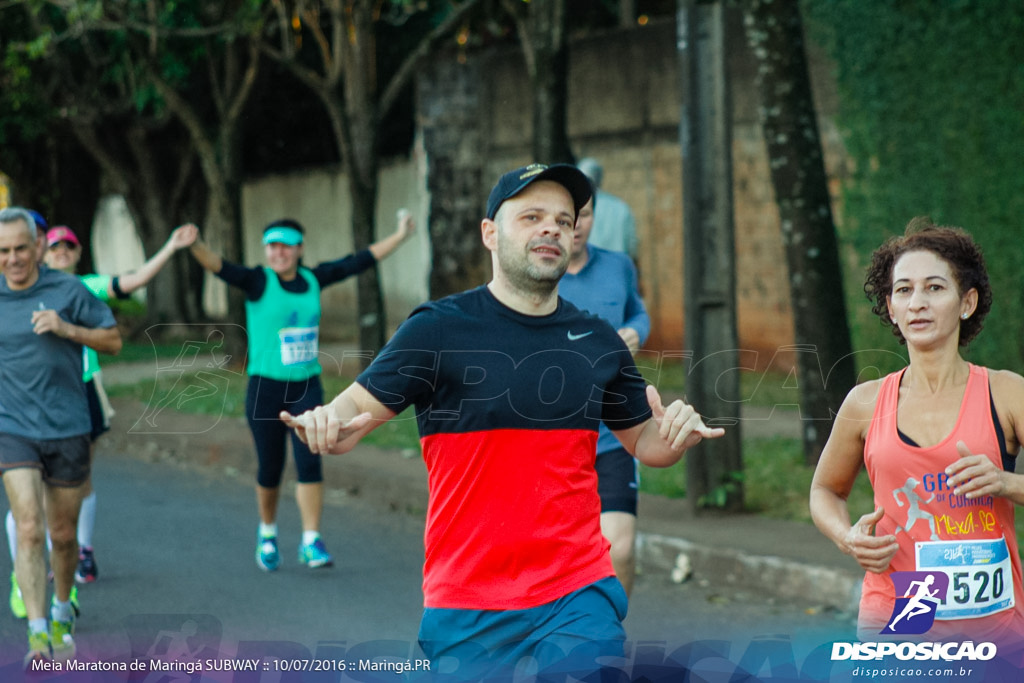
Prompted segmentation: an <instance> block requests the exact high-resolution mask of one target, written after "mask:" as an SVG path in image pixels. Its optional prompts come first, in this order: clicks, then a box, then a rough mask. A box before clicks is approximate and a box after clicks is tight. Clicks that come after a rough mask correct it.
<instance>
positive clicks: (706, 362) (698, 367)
mask: <svg viewBox="0 0 1024 683" xmlns="http://www.w3.org/2000/svg"><path fill="white" fill-rule="evenodd" d="M723 5H724V3H722V2H720V1H704V2H701V1H699V0H678V5H677V13H676V27H677V28H676V30H677V46H678V51H679V64H680V74H681V79H682V87H681V93H682V98H683V102H682V116H681V118H680V124H679V140H680V145H681V147H682V156H683V249H684V254H685V255H684V258H683V261H684V266H685V278H684V287H685V289H686V291H685V307H686V310H685V318H684V319H685V322H686V333H685V337H686V344H687V346H688V347H689V353H691V354H692V360H691V364H690V369H689V372H688V374H687V378H686V396H687V401H688V402H689V403H691V404H692V405H693V406H694V407H695V408H696V409H697V411H698V412H699V413H701V415H703V416H704V420H705V422H707V423H708V424H709V426H722V427H725V430H726V433H725V436H724V437H722V438H719V439H711V440H708V441H705V442H703V443H701V444H699V445H698V446H697V447H695V448H693V449H691V450H690V452H688V453H687V455H686V458H687V459H686V497H687V499H688V500H689V502H690V506H691V508H692V509H693V510H694V512H699V511H704V510H708V509H721V510H724V511H728V512H739V511H741V510H742V509H743V479H742V476H743V475H742V472H743V457H742V452H741V438H740V437H741V434H740V421H739V406H740V403H739V367H740V364H739V335H738V333H737V325H736V250H735V238H734V234H733V233H734V229H733V200H732V135H731V132H732V106H731V101H730V97H729V80H728V74H727V67H726V58H725V55H726V46H725V8H724V6H723Z"/></svg>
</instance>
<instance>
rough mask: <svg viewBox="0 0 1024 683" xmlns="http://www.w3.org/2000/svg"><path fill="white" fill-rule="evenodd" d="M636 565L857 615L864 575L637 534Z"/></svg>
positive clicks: (680, 580) (679, 579)
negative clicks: (708, 577) (710, 578)
mask: <svg viewBox="0 0 1024 683" xmlns="http://www.w3.org/2000/svg"><path fill="white" fill-rule="evenodd" d="M637 564H638V565H639V566H640V567H642V568H644V569H645V570H647V571H665V572H668V573H669V575H670V576H671V578H672V580H673V581H674V582H675V583H683V582H684V581H686V580H687V579H689V578H690V577H691V576H693V575H696V576H714V577H718V579H719V580H722V581H725V583H726V584H728V585H732V586H737V587H739V586H742V587H744V588H746V589H748V590H752V591H755V592H757V593H758V594H761V595H771V596H774V597H776V598H780V599H789V600H801V601H803V602H811V603H814V604H820V605H824V606H827V607H831V608H835V609H837V610H840V611H844V612H852V613H854V614H855V613H856V612H857V609H858V604H859V602H860V587H861V577H859V576H855V575H853V574H852V573H851V572H849V571H847V570H844V569H837V568H834V567H825V566H821V565H813V564H808V563H806V562H798V561H795V560H789V559H785V558H782V557H777V556H772V555H753V554H750V553H746V552H743V551H740V550H735V549H730V548H717V547H712V546H709V545H704V544H700V543H695V542H693V541H689V540H687V539H685V538H681V537H674V536H665V535H662V534H653V533H644V532H639V533H638V534H637Z"/></svg>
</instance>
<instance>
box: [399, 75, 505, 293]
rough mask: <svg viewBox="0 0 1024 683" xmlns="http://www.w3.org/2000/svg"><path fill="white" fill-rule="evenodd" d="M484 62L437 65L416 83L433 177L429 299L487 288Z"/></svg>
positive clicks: (429, 186)
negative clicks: (482, 226) (483, 220)
mask: <svg viewBox="0 0 1024 683" xmlns="http://www.w3.org/2000/svg"><path fill="white" fill-rule="evenodd" d="M481 72H482V64H481V60H479V59H473V60H469V61H468V62H467V63H466V64H459V63H457V62H456V61H455V60H448V59H441V60H436V61H435V62H434V63H432V64H431V65H430V66H428V67H427V70H426V72H425V73H424V74H422V75H421V77H420V78H419V79H418V80H417V94H416V99H417V103H416V111H417V112H418V113H417V116H418V118H419V124H418V127H419V128H420V130H422V131H423V151H424V152H425V155H426V159H427V163H428V166H429V170H430V172H429V173H428V174H427V191H428V194H429V195H430V219H429V221H428V224H429V226H430V244H431V256H432V261H431V262H432V264H433V265H432V267H431V269H430V298H431V299H440V298H441V297H444V296H448V295H449V294H454V293H456V292H461V291H464V290H467V289H471V288H473V287H476V286H478V285H482V284H484V283H485V282H487V281H488V280H489V279H490V258H489V257H488V251H487V250H486V249H485V248H484V245H483V242H482V240H481V239H480V219H481V218H482V217H483V215H484V206H483V197H484V196H485V195H486V192H487V188H486V186H485V183H484V181H483V173H484V168H483V167H484V162H485V159H484V157H483V155H482V154H480V150H481V149H482V148H483V147H484V145H483V143H482V142H481V137H482V133H481V129H480V127H481V122H482V121H484V120H485V117H484V116H483V112H482V109H483V107H484V106H486V104H485V103H484V102H482V101H481V99H480V93H481V92H482V88H481V87H480V81H481V78H482V75H481Z"/></svg>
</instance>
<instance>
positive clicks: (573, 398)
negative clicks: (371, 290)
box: [282, 164, 723, 679]
mask: <svg viewBox="0 0 1024 683" xmlns="http://www.w3.org/2000/svg"><path fill="white" fill-rule="evenodd" d="M590 196H591V189H590V182H589V181H588V180H587V178H586V176H584V175H583V173H581V172H580V171H579V170H578V169H576V168H575V167H573V166H567V165H556V166H550V167H548V166H543V165H539V164H534V165H532V166H527V167H525V168H520V169H517V170H515V171H512V172H510V173H506V174H505V175H503V176H502V177H501V179H500V180H499V181H498V183H497V185H496V186H495V187H494V189H493V190H492V192H491V195H490V198H489V199H488V202H487V214H486V218H484V220H483V221H482V223H481V233H482V238H483V242H484V245H485V246H486V247H487V249H488V250H489V251H490V252H491V263H492V266H493V273H494V275H493V279H492V280H491V281H490V283H488V284H487V285H485V286H481V287H478V288H476V289H472V290H469V291H467V292H463V293H461V294H456V295H453V296H450V297H447V298H445V299H441V300H439V301H434V302H429V303H426V304H423V305H422V306H420V307H419V308H417V309H416V310H415V311H413V313H412V315H411V316H410V317H409V318H408V319H407V320H406V321H405V323H403V325H402V326H401V327H400V328H399V330H398V331H397V332H396V333H395V336H394V337H393V338H392V339H391V341H390V342H389V343H388V345H387V346H386V347H385V348H384V350H383V351H382V352H381V354H380V355H379V356H378V357H377V358H376V359H375V360H374V362H373V363H372V364H371V365H370V367H369V368H368V369H367V370H366V371H365V372H363V373H362V374H361V375H360V376H359V377H358V378H357V379H356V381H355V383H353V384H351V385H350V386H349V387H348V388H347V389H345V391H343V392H342V393H341V394H340V395H339V396H338V397H337V398H335V399H334V400H333V401H332V402H331V403H330V404H328V405H326V406H320V407H317V408H315V409H313V410H311V411H307V412H306V413H304V414H302V415H300V416H298V417H295V416H292V415H290V414H287V413H283V414H282V419H283V420H285V422H286V423H287V424H288V425H290V426H292V427H294V428H295V429H296V431H297V432H298V434H299V436H300V438H302V439H303V441H305V442H307V443H308V444H309V445H310V448H311V449H312V450H313V452H316V453H344V452H346V451H348V450H350V449H351V448H352V447H353V446H355V445H356V443H357V442H358V441H359V439H361V438H362V437H363V436H365V435H366V434H367V433H369V432H370V431H371V430H373V429H374V428H375V427H378V426H380V425H381V424H382V423H383V422H385V421H386V420H388V419H390V418H392V417H394V416H396V415H397V414H399V413H401V412H402V411H403V410H404V409H405V408H406V407H409V406H414V411H415V416H416V420H417V425H418V427H419V432H420V437H421V444H422V448H423V457H424V459H425V461H426V465H427V470H428V476H429V485H430V499H429V507H428V511H427V529H426V534H425V543H426V558H425V563H424V570H423V571H424V577H423V592H424V602H425V607H426V608H425V610H424V614H423V620H422V623H421V627H420V634H419V637H420V645H421V647H422V648H423V651H424V652H425V653H426V655H427V656H428V657H429V658H430V660H431V662H432V668H433V669H434V670H435V671H436V670H437V668H438V667H441V668H443V670H444V673H445V674H450V675H451V676H452V677H453V678H456V679H480V678H488V677H490V676H495V675H505V674H509V673H511V672H512V671H513V670H514V669H515V667H516V664H517V663H518V662H519V661H520V660H521V659H523V658H526V657H532V658H534V661H535V662H536V665H537V666H538V667H539V672H538V674H539V675H545V674H551V675H562V674H563V673H564V674H570V675H576V676H578V677H581V676H582V675H583V674H585V673H586V672H587V671H591V670H594V669H597V668H600V665H599V664H598V661H599V658H603V657H607V656H611V657H616V656H618V657H621V656H623V649H624V648H623V643H624V640H625V632H624V630H623V627H622V619H623V618H624V617H625V612H626V595H625V593H624V592H623V589H622V586H621V584H620V583H619V582H618V581H617V580H616V579H615V577H614V571H613V569H612V564H611V561H610V559H609V555H608V543H607V541H606V540H605V539H604V537H603V536H602V534H601V526H600V509H601V508H600V501H599V499H598V494H597V475H596V473H595V470H594V459H595V444H596V441H597V435H598V426H599V425H600V423H601V421H602V420H603V421H604V422H605V423H606V424H607V425H609V427H610V428H611V429H612V430H613V431H614V432H615V433H616V435H617V436H618V437H619V439H621V441H622V443H623V445H624V446H625V447H626V448H627V449H628V450H629V452H630V453H632V454H635V455H636V457H638V458H639V459H640V460H641V461H642V462H644V463H647V464H649V465H653V466H661V467H665V466H669V465H672V464H673V463H675V462H677V461H678V460H679V458H680V457H681V456H682V454H683V452H684V451H685V450H686V449H687V448H688V447H690V446H693V445H694V444H696V443H698V442H699V441H701V439H704V438H712V437H717V436H720V435H721V434H722V433H723V432H722V430H720V429H709V428H707V427H706V426H705V425H704V423H703V421H702V420H701V418H700V416H699V415H698V414H697V413H696V412H695V411H694V409H693V408H692V407H691V406H688V405H686V404H685V403H683V402H682V401H675V402H673V403H672V404H671V405H669V406H667V407H665V406H663V405H662V403H661V399H660V397H659V395H658V392H657V391H656V390H655V389H654V388H653V387H645V383H644V380H643V378H642V377H641V376H640V374H639V372H638V371H637V370H636V367H635V366H634V363H633V359H632V356H631V355H630V352H629V349H628V348H627V347H626V344H625V343H623V341H622V339H621V338H620V337H619V335H618V334H617V333H616V331H615V330H614V329H613V328H612V327H611V325H609V324H608V323H607V322H605V321H603V320H602V319H600V318H598V317H597V316H593V315H590V314H588V313H583V312H581V311H580V310H578V309H577V308H576V307H574V306H573V305H572V304H569V303H568V302H566V301H564V300H562V299H560V298H559V296H558V281H559V279H560V278H561V277H562V274H563V273H565V270H566V267H567V264H568V262H569V255H570V252H571V250H572V244H573V230H574V226H575V224H576V217H577V214H578V213H579V211H580V209H581V208H582V207H583V206H584V205H585V204H586V203H587V201H588V200H589V199H590ZM452 668H455V669H456V670H455V671H454V673H452V671H451V670H452Z"/></svg>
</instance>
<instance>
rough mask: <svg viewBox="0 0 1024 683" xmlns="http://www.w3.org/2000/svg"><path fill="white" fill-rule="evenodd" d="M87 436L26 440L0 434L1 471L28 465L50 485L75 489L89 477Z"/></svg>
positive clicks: (20, 437)
mask: <svg viewBox="0 0 1024 683" xmlns="http://www.w3.org/2000/svg"><path fill="white" fill-rule="evenodd" d="M90 450H91V448H90V446H89V435H88V434H82V435H80V436H71V437H68V438H66V439H45V440H37V439H28V438H25V437H23V436H14V435H13V434H0V470H2V471H4V472H7V471H8V470H14V469H21V468H26V467H27V468H31V469H37V470H40V471H41V472H42V476H43V481H44V482H45V483H46V484H49V485H50V486H60V487H65V488H74V487H76V486H81V485H82V484H84V483H85V481H86V479H88V478H89V465H90V463H89V452H90Z"/></svg>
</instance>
